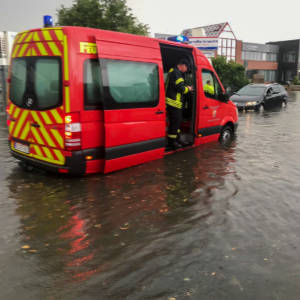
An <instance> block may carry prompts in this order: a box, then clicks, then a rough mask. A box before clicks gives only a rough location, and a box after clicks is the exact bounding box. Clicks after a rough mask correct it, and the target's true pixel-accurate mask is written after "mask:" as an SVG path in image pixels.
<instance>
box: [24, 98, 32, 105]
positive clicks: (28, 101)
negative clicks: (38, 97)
mask: <svg viewBox="0 0 300 300" xmlns="http://www.w3.org/2000/svg"><path fill="white" fill-rule="evenodd" d="M32 104H33V99H32V98H27V100H26V106H27V107H31V106H32Z"/></svg>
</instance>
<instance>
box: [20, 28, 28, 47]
mask: <svg viewBox="0 0 300 300" xmlns="http://www.w3.org/2000/svg"><path fill="white" fill-rule="evenodd" d="M27 32H28V31H24V33H20V36H21V37H20V39H19V40H18V44H20V43H22V42H23V40H24V38H25V36H26V34H27Z"/></svg>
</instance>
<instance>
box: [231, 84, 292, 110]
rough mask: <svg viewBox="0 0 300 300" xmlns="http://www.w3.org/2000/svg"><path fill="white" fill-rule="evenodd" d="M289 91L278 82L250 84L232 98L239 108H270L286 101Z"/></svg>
mask: <svg viewBox="0 0 300 300" xmlns="http://www.w3.org/2000/svg"><path fill="white" fill-rule="evenodd" d="M287 98H288V93H287V91H286V90H285V88H284V87H283V86H282V85H280V84H277V83H272V84H248V85H246V86H244V87H242V88H241V89H240V90H239V91H237V92H236V93H235V94H233V95H232V96H231V97H230V100H231V101H232V102H233V103H234V104H235V105H236V107H237V108H238V109H239V110H243V109H245V110H248V109H254V110H256V111H258V110H259V109H260V108H269V107H272V106H275V105H282V103H286V102H287Z"/></svg>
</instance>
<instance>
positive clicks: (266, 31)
mask: <svg viewBox="0 0 300 300" xmlns="http://www.w3.org/2000/svg"><path fill="white" fill-rule="evenodd" d="M72 2H73V1H72V0H47V1H46V0H0V31H1V30H8V31H21V30H24V29H28V28H36V27H41V26H42V16H43V15H44V14H50V15H52V16H53V17H54V20H55V21H56V9H57V8H58V7H60V5H61V4H64V5H65V6H69V5H70V4H71V3H72ZM127 2H128V4H129V6H130V7H131V8H132V9H133V12H134V14H135V15H136V16H137V18H138V19H139V20H140V21H141V22H143V23H146V24H149V25H150V29H151V33H152V34H153V33H154V32H159V33H172V34H177V33H180V32H181V31H182V30H183V29H185V28H190V27H197V26H204V25H209V24H215V23H221V22H226V21H228V22H229V23H230V25H231V27H232V29H233V31H234V32H235V34H236V37H237V38H238V39H241V40H244V41H246V42H262V43H265V42H268V41H277V40H288V39H299V38H300V1H299V0H289V1H286V2H285V1H274V0H273V1H270V0H251V1H242V0H240V1H237V0H223V1H219V0H215V1H208V0H206V1H201V0H127Z"/></svg>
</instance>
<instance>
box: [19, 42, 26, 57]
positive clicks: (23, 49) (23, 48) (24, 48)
mask: <svg viewBox="0 0 300 300" xmlns="http://www.w3.org/2000/svg"><path fill="white" fill-rule="evenodd" d="M27 47H28V44H24V45H23V46H22V48H21V50H20V52H19V55H18V57H21V56H23V54H24V52H25V51H26V49H27Z"/></svg>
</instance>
